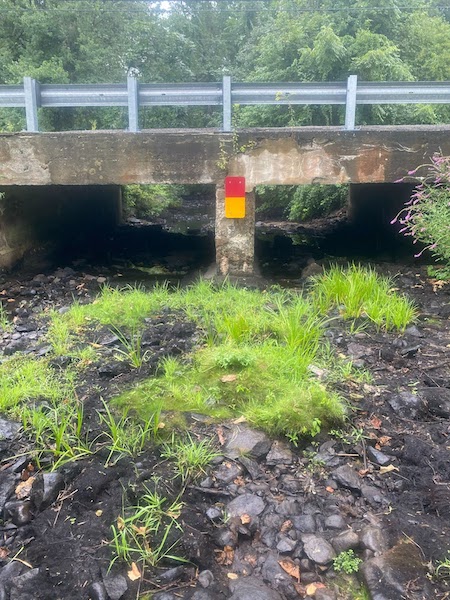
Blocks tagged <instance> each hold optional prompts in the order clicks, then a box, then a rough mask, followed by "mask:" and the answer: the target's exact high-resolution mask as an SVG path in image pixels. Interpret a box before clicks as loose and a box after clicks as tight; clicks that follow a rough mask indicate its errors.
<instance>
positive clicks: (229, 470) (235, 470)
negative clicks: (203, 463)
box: [214, 460, 242, 483]
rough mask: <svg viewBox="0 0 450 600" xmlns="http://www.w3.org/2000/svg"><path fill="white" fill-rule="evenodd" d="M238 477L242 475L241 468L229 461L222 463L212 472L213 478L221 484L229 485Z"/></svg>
mask: <svg viewBox="0 0 450 600" xmlns="http://www.w3.org/2000/svg"><path fill="white" fill-rule="evenodd" d="M240 475H242V467H241V466H240V465H238V464H236V463H235V462H231V461H229V460H226V461H224V462H223V463H222V464H221V465H220V466H219V468H218V469H216V470H215V471H214V477H215V478H216V479H218V480H219V481H222V482H223V483H231V482H232V481H234V480H235V479H236V478H237V477H239V476H240Z"/></svg>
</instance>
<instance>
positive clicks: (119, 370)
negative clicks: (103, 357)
mask: <svg viewBox="0 0 450 600" xmlns="http://www.w3.org/2000/svg"><path fill="white" fill-rule="evenodd" d="M129 370H130V369H129V366H128V365H127V363H126V362H125V361H123V360H114V361H110V362H103V363H102V364H100V365H99V367H98V374H99V375H100V377H117V375H122V374H123V373H127V372H128V371H129Z"/></svg>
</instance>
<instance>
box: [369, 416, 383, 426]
mask: <svg viewBox="0 0 450 600" xmlns="http://www.w3.org/2000/svg"><path fill="white" fill-rule="evenodd" d="M370 423H371V425H372V427H373V428H374V429H380V427H381V424H382V420H381V419H379V418H378V417H376V416H375V415H374V416H373V417H372V418H371V419H370Z"/></svg>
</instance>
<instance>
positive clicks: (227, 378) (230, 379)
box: [220, 374, 237, 383]
mask: <svg viewBox="0 0 450 600" xmlns="http://www.w3.org/2000/svg"><path fill="white" fill-rule="evenodd" d="M236 379H237V375H233V374H230V375H224V376H223V377H221V378H220V381H221V382H222V383H231V382H233V381H236Z"/></svg>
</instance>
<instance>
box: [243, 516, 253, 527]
mask: <svg viewBox="0 0 450 600" xmlns="http://www.w3.org/2000/svg"><path fill="white" fill-rule="evenodd" d="M251 522H252V518H251V516H250V515H246V514H244V515H241V523H242V525H247V523H251Z"/></svg>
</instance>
